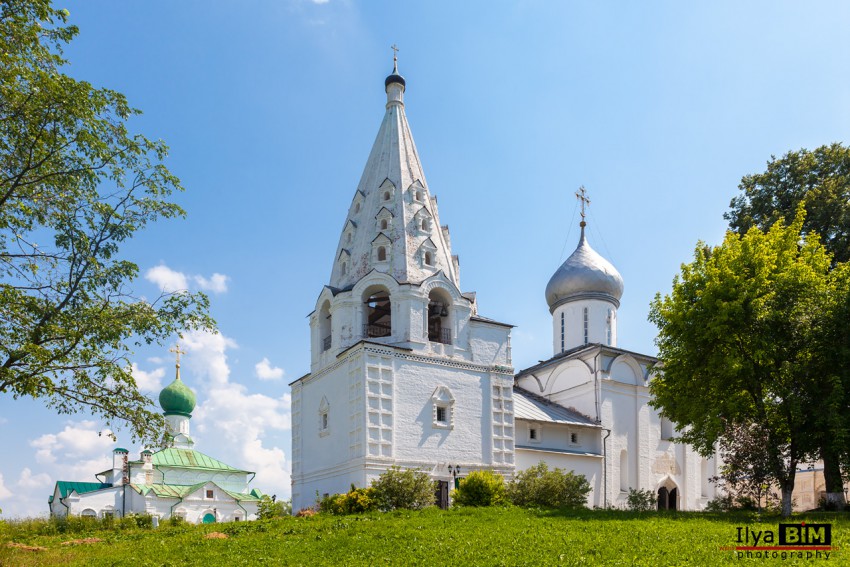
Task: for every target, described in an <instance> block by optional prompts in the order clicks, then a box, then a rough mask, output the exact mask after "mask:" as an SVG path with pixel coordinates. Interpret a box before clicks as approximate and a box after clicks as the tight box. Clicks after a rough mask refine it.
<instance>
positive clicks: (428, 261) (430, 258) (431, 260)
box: [425, 252, 434, 266]
mask: <svg viewBox="0 0 850 567" xmlns="http://www.w3.org/2000/svg"><path fill="white" fill-rule="evenodd" d="M425 265H426V266H433V265H434V257H433V256H432V255H431V253H430V252H425Z"/></svg>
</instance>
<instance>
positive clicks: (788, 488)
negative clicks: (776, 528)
mask: <svg viewBox="0 0 850 567" xmlns="http://www.w3.org/2000/svg"><path fill="white" fill-rule="evenodd" d="M796 474H797V460H796V459H791V460H790V463H789V464H788V468H787V469H786V470H785V478H784V479H782V480H781V481H780V483H779V486H780V488H781V490H782V517H783V518H790V517H791V503H792V502H791V495H792V494H793V493H794V480H795V479H796Z"/></svg>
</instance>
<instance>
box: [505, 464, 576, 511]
mask: <svg viewBox="0 0 850 567" xmlns="http://www.w3.org/2000/svg"><path fill="white" fill-rule="evenodd" d="M589 493H590V483H588V482H587V479H586V478H584V475H577V474H573V472H572V471H564V470H562V469H557V468H556V469H554V470H551V471H550V470H549V467H548V465H547V464H546V463H544V462H543V461H540V462H539V463H538V464H536V465H535V466H533V467H529V468H528V469H526V470H524V471H520V472H518V473H517V474H516V476H515V477H514V480H513V481H511V482H510V484H508V498H509V499H510V501H511V502H512V503H513V504H516V505H517V506H525V507H531V506H539V507H543V508H583V507H585V506H586V505H587V495H588V494H589Z"/></svg>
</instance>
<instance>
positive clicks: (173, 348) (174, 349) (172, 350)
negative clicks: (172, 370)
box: [168, 343, 186, 368]
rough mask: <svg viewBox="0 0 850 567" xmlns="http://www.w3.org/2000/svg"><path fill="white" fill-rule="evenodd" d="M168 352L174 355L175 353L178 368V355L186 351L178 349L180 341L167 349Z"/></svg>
mask: <svg viewBox="0 0 850 567" xmlns="http://www.w3.org/2000/svg"><path fill="white" fill-rule="evenodd" d="M168 352H173V353H174V354H175V355H177V368H180V355H181V354H186V351H185V350H180V343H177V344H176V345H174V346H173V347H171V348H170V349H168Z"/></svg>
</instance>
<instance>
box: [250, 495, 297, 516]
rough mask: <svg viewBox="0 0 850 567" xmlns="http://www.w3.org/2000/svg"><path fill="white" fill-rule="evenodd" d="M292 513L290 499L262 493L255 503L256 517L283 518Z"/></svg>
mask: <svg viewBox="0 0 850 567" xmlns="http://www.w3.org/2000/svg"><path fill="white" fill-rule="evenodd" d="M291 514H292V501H291V500H278V499H277V498H275V497H272V496H269V495H268V494H266V495H264V496H263V497H262V498H261V499H260V502H259V503H258V504H257V519H258V520H268V519H271V518H283V517H285V516H289V515H291Z"/></svg>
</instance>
